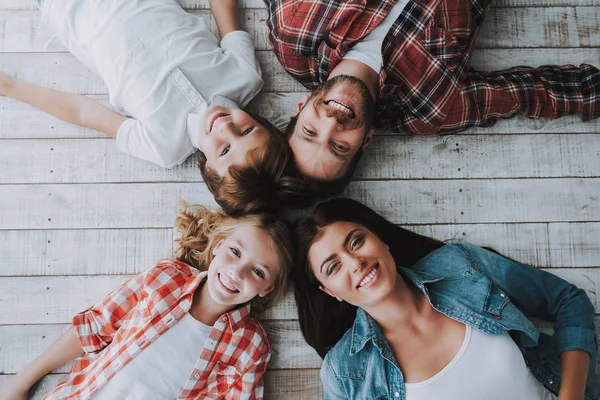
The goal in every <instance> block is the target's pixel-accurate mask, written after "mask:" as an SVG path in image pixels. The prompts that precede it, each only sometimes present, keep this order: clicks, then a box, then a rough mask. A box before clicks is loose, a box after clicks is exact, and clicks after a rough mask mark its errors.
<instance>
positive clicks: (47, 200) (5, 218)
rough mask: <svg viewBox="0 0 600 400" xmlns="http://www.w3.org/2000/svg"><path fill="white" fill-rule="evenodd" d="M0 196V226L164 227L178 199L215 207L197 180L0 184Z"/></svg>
mask: <svg viewBox="0 0 600 400" xmlns="http://www.w3.org/2000/svg"><path fill="white" fill-rule="evenodd" d="M0 199H1V203H2V204H3V205H4V207H2V210H4V211H0V229H40V228H41V229H65V228H170V227H172V224H173V220H174V218H175V211H176V209H177V206H178V204H179V203H180V200H181V199H183V200H186V201H188V202H190V203H194V204H204V205H206V206H208V207H216V203H215V201H214V199H213V197H212V195H211V194H210V192H209V191H208V189H206V186H205V185H204V184H201V183H191V184H173V183H164V184H153V183H144V184H134V185H130V184H116V185H95V184H94V185H19V186H12V185H0ZM126 225H130V226H126Z"/></svg>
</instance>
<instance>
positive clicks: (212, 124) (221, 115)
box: [208, 114, 228, 133]
mask: <svg viewBox="0 0 600 400" xmlns="http://www.w3.org/2000/svg"><path fill="white" fill-rule="evenodd" d="M227 115H228V114H217V115H215V117H214V119H213V120H212V122H211V123H210V130H209V131H208V132H209V133H210V132H212V130H213V127H214V126H215V122H217V120H218V119H219V118H223V117H226V116H227Z"/></svg>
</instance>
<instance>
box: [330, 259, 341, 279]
mask: <svg viewBox="0 0 600 400" xmlns="http://www.w3.org/2000/svg"><path fill="white" fill-rule="evenodd" d="M339 266H340V263H339V262H334V263H332V264H330V265H329V267H328V268H327V276H329V275H331V274H333V273H334V272H335V271H336V270H337V269H338V267H339Z"/></svg>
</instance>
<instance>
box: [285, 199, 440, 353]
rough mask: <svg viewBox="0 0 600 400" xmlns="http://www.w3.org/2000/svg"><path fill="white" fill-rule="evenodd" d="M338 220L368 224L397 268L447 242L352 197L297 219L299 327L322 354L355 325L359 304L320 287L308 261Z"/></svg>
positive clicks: (334, 201) (306, 338) (334, 202)
mask: <svg viewBox="0 0 600 400" xmlns="http://www.w3.org/2000/svg"><path fill="white" fill-rule="evenodd" d="M337 221H344V222H353V223H357V224H360V225H363V226H365V227H366V228H367V229H369V230H370V231H371V232H373V233H375V234H376V235H377V236H378V237H379V238H380V239H381V240H382V241H383V242H384V243H385V244H387V245H388V246H389V247H390V253H391V254H392V257H393V258H394V261H395V262H396V265H397V266H403V267H410V266H411V265H413V264H414V263H415V262H417V261H418V260H420V259H421V258H423V257H424V256H426V255H427V254H429V253H430V252H432V251H433V250H435V249H437V248H439V247H441V246H443V243H442V242H439V241H437V240H434V239H431V238H428V237H426V236H422V235H419V234H416V233H414V232H411V231H408V230H406V229H403V228H400V227H398V226H396V225H394V224H392V223H391V222H389V221H388V220H386V219H385V218H383V217H382V216H381V215H379V214H377V213H376V212H375V211H373V210H371V209H370V208H369V207H367V206H364V205H362V204H361V203H359V202H357V201H354V200H351V199H332V200H329V201H326V202H324V203H321V204H319V205H318V206H317V207H316V209H315V211H314V212H313V215H312V217H310V218H303V219H300V220H298V221H296V223H295V233H296V244H297V253H296V254H297V257H296V263H295V267H294V273H293V284H294V296H295V297H296V306H297V307H298V319H299V320H300V328H301V330H302V334H303V335H304V339H305V340H306V342H307V343H308V344H309V345H310V346H312V347H313V348H314V349H315V350H316V351H317V353H319V355H320V356H321V357H325V354H327V351H329V349H330V348H331V347H333V346H334V345H335V344H336V343H337V342H338V341H339V340H340V339H341V338H342V336H343V335H344V333H345V332H346V331H347V330H348V329H350V327H352V324H353V323H354V318H355V317H356V307H355V306H352V305H350V304H348V303H346V302H339V301H338V300H336V299H335V298H333V297H331V296H329V295H328V294H326V293H324V292H323V291H322V290H320V289H319V285H320V283H319V282H318V280H317V279H316V277H315V276H314V274H313V273H312V270H311V269H310V265H309V262H308V250H309V249H310V246H311V245H312V244H313V242H314V241H315V239H316V238H317V237H318V235H319V232H321V230H322V229H323V228H324V227H326V226H327V225H330V224H332V223H334V222H337Z"/></svg>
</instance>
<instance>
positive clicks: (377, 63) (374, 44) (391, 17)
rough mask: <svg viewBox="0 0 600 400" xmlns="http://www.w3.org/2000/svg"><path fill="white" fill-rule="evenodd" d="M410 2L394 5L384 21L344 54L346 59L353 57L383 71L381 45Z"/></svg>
mask: <svg viewBox="0 0 600 400" xmlns="http://www.w3.org/2000/svg"><path fill="white" fill-rule="evenodd" d="M407 4H408V0H398V1H397V2H396V4H394V6H393V7H392V9H391V10H390V12H388V14H387V15H386V16H385V18H384V19H383V21H381V22H380V23H379V25H377V26H376V27H375V28H374V29H373V30H372V31H371V32H369V34H368V35H367V36H365V37H364V38H362V39H361V40H360V41H359V42H358V43H356V44H355V45H354V47H352V48H351V49H350V50H349V51H348V53H346V55H345V56H344V59H348V58H349V59H351V60H356V61H360V62H362V63H363V64H367V65H368V66H369V67H371V69H373V70H374V71H375V72H377V73H379V72H380V71H381V63H382V61H383V58H382V56H381V46H382V44H383V39H385V35H387V33H388V32H389V31H390V28H391V27H392V25H393V24H394V22H396V20H397V19H398V17H399V16H400V14H401V13H402V10H404V7H406V5H407Z"/></svg>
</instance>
